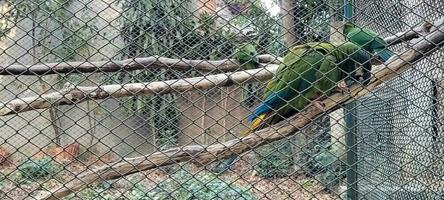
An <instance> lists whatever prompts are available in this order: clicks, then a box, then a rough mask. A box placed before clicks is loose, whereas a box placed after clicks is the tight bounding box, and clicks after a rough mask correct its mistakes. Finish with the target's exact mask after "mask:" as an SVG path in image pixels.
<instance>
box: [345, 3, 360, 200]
mask: <svg viewBox="0 0 444 200" xmlns="http://www.w3.org/2000/svg"><path fill="white" fill-rule="evenodd" d="M352 17H353V0H344V19H343V20H344V22H350V21H352ZM344 112H345V125H346V132H345V145H346V149H347V199H349V200H357V199H358V177H357V169H358V166H357V150H358V148H357V146H356V131H357V128H356V114H357V112H356V102H355V101H352V102H350V103H349V104H347V105H345V109H344Z"/></svg>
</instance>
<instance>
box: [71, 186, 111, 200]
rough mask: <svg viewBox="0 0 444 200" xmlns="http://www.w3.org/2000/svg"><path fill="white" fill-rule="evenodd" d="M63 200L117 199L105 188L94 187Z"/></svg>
mask: <svg viewBox="0 0 444 200" xmlns="http://www.w3.org/2000/svg"><path fill="white" fill-rule="evenodd" d="M63 199H64V200H71V199H82V200H114V199H117V198H115V197H113V196H112V195H110V194H109V192H108V191H106V190H105V189H103V188H98V187H93V188H85V189H82V190H81V191H80V192H77V193H76V194H75V195H74V194H71V195H69V196H67V197H65V198H63Z"/></svg>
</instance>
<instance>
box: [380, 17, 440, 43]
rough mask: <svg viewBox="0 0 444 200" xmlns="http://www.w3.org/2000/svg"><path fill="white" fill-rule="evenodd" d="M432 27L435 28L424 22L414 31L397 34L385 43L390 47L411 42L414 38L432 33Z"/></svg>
mask: <svg viewBox="0 0 444 200" xmlns="http://www.w3.org/2000/svg"><path fill="white" fill-rule="evenodd" d="M432 26H433V24H432V23H430V22H424V23H423V24H422V25H421V26H419V27H416V28H413V29H412V30H409V31H404V32H400V33H396V34H395V35H393V36H390V37H387V38H384V41H385V42H387V43H388V44H389V46H393V45H396V44H399V43H402V42H406V41H410V40H412V39H414V38H418V37H419V36H420V35H421V34H426V33H428V32H430V29H431V28H432Z"/></svg>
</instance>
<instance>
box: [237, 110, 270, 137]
mask: <svg viewBox="0 0 444 200" xmlns="http://www.w3.org/2000/svg"><path fill="white" fill-rule="evenodd" d="M267 114H268V113H264V114H261V115H259V116H258V117H256V119H254V120H253V121H252V122H251V125H250V128H248V129H247V130H245V131H242V132H241V135H242V136H246V135H248V134H250V133H251V132H253V131H254V130H256V129H257V128H259V127H260V126H261V125H263V122H264V121H265V118H266V117H267Z"/></svg>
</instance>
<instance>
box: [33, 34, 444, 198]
mask: <svg viewBox="0 0 444 200" xmlns="http://www.w3.org/2000/svg"><path fill="white" fill-rule="evenodd" d="M443 45H444V27H441V28H439V29H437V30H436V31H433V32H432V33H430V34H429V35H428V36H426V37H425V40H423V41H421V42H420V43H418V44H416V45H414V46H413V48H412V49H409V50H406V51H404V52H403V53H402V54H400V55H398V56H394V57H393V58H391V59H390V60H388V61H387V62H386V63H387V67H386V68H384V69H382V70H380V71H378V72H376V73H375V74H374V77H373V78H372V80H371V81H370V83H369V84H368V85H367V87H365V88H364V87H361V86H359V85H354V86H352V88H351V92H350V94H348V95H343V94H335V95H332V96H331V97H329V98H328V99H327V100H325V101H324V105H325V107H324V109H325V110H326V111H333V110H334V109H336V108H337V107H339V106H340V105H341V104H343V103H346V102H347V101H351V100H353V99H356V98H359V97H363V96H365V95H367V94H368V93H369V92H370V91H373V90H375V89H377V88H378V87H379V86H381V85H382V83H384V82H388V81H390V80H391V79H392V78H394V77H396V76H397V75H399V74H400V73H402V72H403V71H405V70H407V69H408V68H409V66H410V64H414V62H416V61H418V60H419V59H421V58H422V57H424V56H425V55H429V54H430V53H432V52H434V51H436V50H437V49H438V48H439V47H442V46H443ZM322 113H324V111H321V110H319V109H318V108H316V107H315V106H308V107H307V109H306V110H305V111H303V112H301V113H299V114H297V115H295V116H293V117H291V118H290V119H288V120H286V121H283V122H281V123H278V124H276V125H274V126H271V127H269V128H265V129H263V130H260V131H256V132H254V133H253V134H251V135H249V136H246V137H242V138H238V139H234V140H230V141H227V142H224V143H221V144H215V145H207V146H202V145H190V146H184V147H178V148H172V149H168V150H165V151H161V152H155V153H152V154H150V155H146V156H142V157H136V158H128V159H123V160H122V161H118V162H115V163H113V164H109V165H106V166H103V167H101V168H98V169H95V170H92V171H89V172H85V173H83V174H81V175H78V176H75V179H73V180H70V182H68V183H65V184H63V185H62V186H60V187H58V188H56V189H54V190H52V191H51V192H50V193H46V194H42V195H41V197H40V198H38V199H45V200H53V199H59V198H62V197H65V196H67V195H69V194H70V193H72V192H75V191H78V190H80V189H82V188H84V187H86V186H87V185H89V184H92V183H94V182H97V181H99V180H108V179H115V178H119V177H122V176H126V175H129V174H133V173H137V172H140V171H144V170H149V169H154V168H157V167H161V166H165V165H170V164H175V163H178V162H184V161H192V162H197V163H200V164H204V163H208V162H211V161H213V160H216V159H223V158H226V157H228V156H229V155H231V154H232V153H236V154H242V153H244V152H246V151H248V150H250V149H253V148H256V147H258V146H261V145H264V144H267V143H269V142H272V141H276V140H279V139H282V138H285V137H288V136H290V135H293V134H296V133H297V131H298V130H300V129H301V128H303V127H304V126H306V125H307V124H309V123H310V122H311V121H312V120H313V119H314V118H315V117H317V116H319V115H321V114H322Z"/></svg>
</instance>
